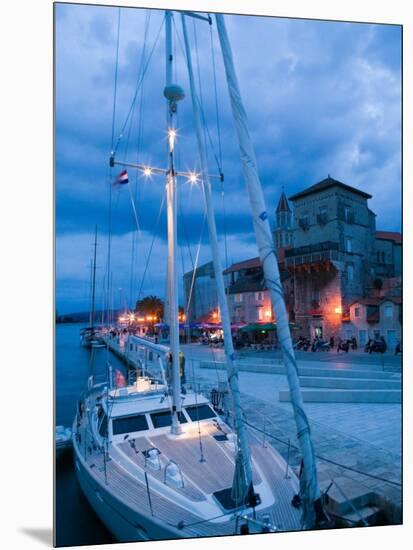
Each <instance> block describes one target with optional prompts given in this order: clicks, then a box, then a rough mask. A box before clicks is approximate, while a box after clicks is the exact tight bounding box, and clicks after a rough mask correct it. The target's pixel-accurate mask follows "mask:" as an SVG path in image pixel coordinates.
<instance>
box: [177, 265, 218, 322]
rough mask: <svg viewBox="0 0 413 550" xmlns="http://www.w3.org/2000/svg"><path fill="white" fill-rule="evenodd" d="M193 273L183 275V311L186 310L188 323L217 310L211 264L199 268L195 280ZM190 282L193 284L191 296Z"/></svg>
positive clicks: (216, 295)
mask: <svg viewBox="0 0 413 550" xmlns="http://www.w3.org/2000/svg"><path fill="white" fill-rule="evenodd" d="M193 273H194V272H193V271H189V272H188V273H185V274H184V301H185V310H188V321H189V322H191V323H192V322H194V321H196V320H197V319H199V318H200V317H203V316H204V315H207V314H209V313H211V312H213V311H214V310H217V308H218V294H217V290H216V284H215V275H214V267H213V263H212V262H208V263H206V264H203V265H201V266H199V267H198V268H197V270H196V273H195V278H193ZM192 280H194V283H193V288H192V295H191V285H192ZM188 301H189V308H188Z"/></svg>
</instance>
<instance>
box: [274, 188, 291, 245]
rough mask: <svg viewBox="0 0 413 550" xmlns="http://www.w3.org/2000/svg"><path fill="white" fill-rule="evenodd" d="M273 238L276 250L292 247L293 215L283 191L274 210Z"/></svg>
mask: <svg viewBox="0 0 413 550" xmlns="http://www.w3.org/2000/svg"><path fill="white" fill-rule="evenodd" d="M273 238H274V244H275V247H276V249H277V250H278V249H280V248H285V247H288V246H292V244H293V213H292V212H291V208H290V205H289V204H288V201H287V197H286V196H285V193H284V189H283V191H282V193H281V197H280V200H279V201H278V205H277V208H276V210H275V228H274V231H273Z"/></svg>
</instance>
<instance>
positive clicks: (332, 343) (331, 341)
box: [330, 336, 334, 349]
mask: <svg viewBox="0 0 413 550" xmlns="http://www.w3.org/2000/svg"><path fill="white" fill-rule="evenodd" d="M330 348H331V349H333V348H334V336H330Z"/></svg>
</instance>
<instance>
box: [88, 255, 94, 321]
mask: <svg viewBox="0 0 413 550" xmlns="http://www.w3.org/2000/svg"><path fill="white" fill-rule="evenodd" d="M92 278H93V260H92V258H90V272H89V326H90V327H91V326H92Z"/></svg>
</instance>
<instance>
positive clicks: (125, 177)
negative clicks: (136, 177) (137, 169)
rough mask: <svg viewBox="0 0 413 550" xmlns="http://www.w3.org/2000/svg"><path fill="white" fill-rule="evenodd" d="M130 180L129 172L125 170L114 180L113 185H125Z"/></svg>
mask: <svg viewBox="0 0 413 550" xmlns="http://www.w3.org/2000/svg"><path fill="white" fill-rule="evenodd" d="M128 182H129V178H128V172H127V171H126V170H123V171H122V172H121V173H120V174H119V176H118V177H117V178H116V179H115V181H114V182H113V185H124V184H125V183H128Z"/></svg>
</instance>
